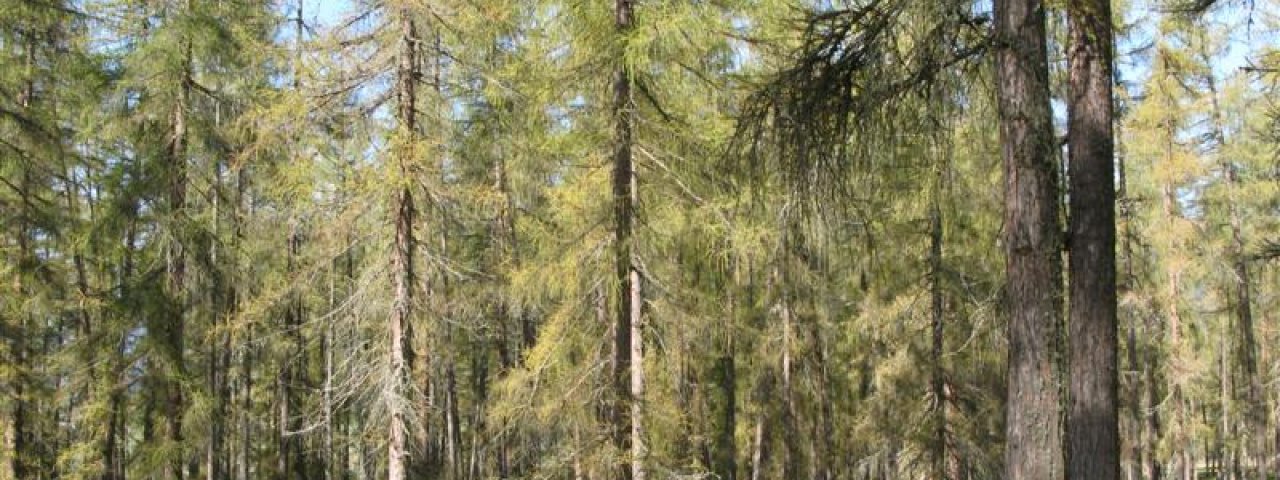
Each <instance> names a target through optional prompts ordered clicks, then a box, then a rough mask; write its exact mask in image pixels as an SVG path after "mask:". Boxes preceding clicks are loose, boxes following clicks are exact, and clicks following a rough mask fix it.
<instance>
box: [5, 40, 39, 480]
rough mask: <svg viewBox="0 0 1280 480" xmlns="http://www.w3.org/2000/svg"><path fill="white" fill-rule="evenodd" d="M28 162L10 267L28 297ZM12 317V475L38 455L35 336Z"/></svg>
mask: <svg viewBox="0 0 1280 480" xmlns="http://www.w3.org/2000/svg"><path fill="white" fill-rule="evenodd" d="M25 50H26V52H25V59H24V63H25V68H24V70H25V72H24V75H25V76H26V81H25V82H24V85H23V89H22V92H21V93H20V94H19V97H18V106H19V107H21V108H22V110H23V112H22V113H23V114H24V115H28V116H30V114H31V112H30V110H31V104H32V102H33V101H34V97H35V78H34V77H35V53H36V45H35V40H34V39H28V40H27V45H26V49H25ZM31 168H32V167H31V166H29V165H24V166H23V167H22V173H21V176H22V179H21V180H20V183H19V185H20V188H21V191H20V192H19V194H20V195H21V198H19V199H18V203H19V207H18V221H17V224H18V228H17V231H16V232H13V233H14V236H15V237H16V240H17V242H16V243H17V244H18V258H17V259H16V260H17V265H16V267H17V268H14V269H13V275H14V277H13V292H14V293H16V296H17V298H28V296H29V295H30V292H29V291H28V285H27V284H28V282H27V281H26V280H27V278H26V277H27V275H28V274H29V273H30V272H31V271H33V270H35V269H36V263H37V262H38V259H37V257H36V255H35V250H34V248H33V246H32V245H31V236H32V234H31V232H30V230H31V229H32V226H31V219H32V218H33V216H34V215H35V212H33V211H32V210H33V209H34V204H33V200H32V198H31V195H32V189H33V187H34V186H33V185H32V184H33V181H32V175H31ZM16 315H17V316H16V318H15V319H14V320H15V321H14V323H15V325H14V327H16V328H14V332H13V333H12V338H11V339H10V340H9V342H10V345H9V352H10V355H11V356H12V359H11V361H12V362H13V364H12V365H13V367H12V373H11V374H10V376H11V378H10V381H11V382H12V387H11V388H12V393H11V395H12V398H13V400H12V403H11V405H12V406H11V409H12V411H11V412H10V415H11V417H10V421H11V422H12V423H11V425H10V427H9V428H10V433H9V435H10V436H12V442H13V444H12V450H11V451H10V453H9V455H10V457H9V461H10V468H11V473H12V474H13V478H15V479H19V478H28V477H30V476H31V475H33V474H34V473H35V472H36V471H37V469H38V466H37V465H38V463H37V460H38V457H39V455H38V454H37V453H36V451H35V448H36V445H35V444H36V441H35V434H34V428H35V427H34V422H33V421H32V419H31V410H32V408H33V407H32V405H31V404H32V400H31V397H30V396H31V395H33V393H34V392H33V390H34V389H33V388H32V387H31V383H32V382H31V378H30V377H31V371H30V370H31V368H32V362H31V343H30V342H31V340H30V339H31V337H34V336H36V335H35V334H34V333H33V332H32V330H33V329H34V327H33V325H32V324H33V323H34V322H33V321H32V319H31V315H30V314H29V313H28V312H27V310H26V309H25V308H19V309H18V311H17V314H16Z"/></svg>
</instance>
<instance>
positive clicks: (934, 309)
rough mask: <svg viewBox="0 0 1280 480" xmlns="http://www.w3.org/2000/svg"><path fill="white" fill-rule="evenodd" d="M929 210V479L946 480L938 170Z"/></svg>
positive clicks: (945, 412)
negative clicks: (931, 423) (931, 396)
mask: <svg viewBox="0 0 1280 480" xmlns="http://www.w3.org/2000/svg"><path fill="white" fill-rule="evenodd" d="M937 177H938V178H936V179H935V186H934V189H933V199H932V202H931V204H930V206H929V305H930V314H931V317H932V318H931V320H932V334H933V338H932V340H933V343H932V345H931V348H930V351H929V362H930V363H931V365H930V368H931V369H932V370H933V379H932V385H931V389H932V392H931V393H932V394H933V405H932V408H933V422H934V425H933V428H934V431H933V432H934V433H933V442H934V443H933V452H932V453H933V459H932V461H933V465H932V468H933V478H936V479H938V480H947V478H948V472H947V391H946V382H947V377H946V368H945V367H944V366H943V364H942V352H943V349H944V345H943V341H944V335H943V334H944V333H945V331H944V324H943V322H944V318H943V312H944V310H943V307H944V302H945V299H944V298H943V293H942V234H943V232H942V207H941V205H940V204H941V202H942V199H941V198H939V197H940V196H941V195H942V188H941V183H942V181H941V180H942V179H941V177H942V169H941V168H939V169H938V174H937Z"/></svg>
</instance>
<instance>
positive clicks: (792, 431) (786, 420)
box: [773, 233, 800, 478]
mask: <svg viewBox="0 0 1280 480" xmlns="http://www.w3.org/2000/svg"><path fill="white" fill-rule="evenodd" d="M783 235H786V234H785V233H784V234H783ZM783 251H784V253H783V255H784V257H785V256H787V255H790V253H789V252H788V251H787V248H786V246H785V240H784V247H783ZM785 268H786V267H783V269H785ZM773 277H774V286H775V287H776V288H777V289H778V292H779V293H778V296H779V301H778V304H777V305H776V306H775V308H777V309H778V316H779V319H780V320H781V321H782V364H781V365H780V367H779V376H780V377H781V378H782V434H783V437H784V438H787V439H794V438H799V429H798V428H797V426H796V421H797V418H796V417H797V412H796V401H795V387H794V386H793V385H792V378H791V371H792V360H793V359H792V352H791V343H792V342H791V337H792V336H793V335H794V333H793V332H792V330H793V328H794V326H793V325H792V324H793V323H794V322H793V320H794V319H793V318H792V310H791V298H790V288H789V282H790V279H789V278H788V276H787V275H785V274H779V273H778V270H777V269H775V270H774V275H773ZM783 444H784V446H785V448H784V449H783V452H784V454H785V456H784V458H783V459H782V477H783V478H794V477H798V476H800V466H799V463H800V442H795V441H784V442H783Z"/></svg>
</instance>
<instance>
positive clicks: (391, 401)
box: [384, 9, 418, 480]
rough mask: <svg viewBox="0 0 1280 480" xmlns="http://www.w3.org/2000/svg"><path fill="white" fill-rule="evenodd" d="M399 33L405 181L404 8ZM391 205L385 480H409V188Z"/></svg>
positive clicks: (408, 79)
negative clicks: (388, 420)
mask: <svg viewBox="0 0 1280 480" xmlns="http://www.w3.org/2000/svg"><path fill="white" fill-rule="evenodd" d="M399 16H400V18H399V24H400V25H399V26H400V28H401V33H400V35H401V38H400V53H399V61H400V64H399V67H398V70H397V72H396V100H397V112H396V119H397V120H398V121H399V123H400V125H399V131H400V135H401V141H402V142H405V144H404V145H402V146H401V150H399V151H398V152H396V155H397V156H398V158H396V159H395V162H396V167H397V168H398V169H399V174H400V178H401V179H403V180H405V181H407V179H408V177H409V175H410V171H409V165H408V163H409V162H410V161H411V159H412V158H413V155H412V152H413V142H414V141H415V140H416V133H417V127H416V125H415V116H416V113H415V112H416V108H415V103H416V102H415V100H416V93H415V87H416V84H417V78H416V76H417V72H418V61H417V48H418V46H417V42H418V38H417V27H416V25H414V21H413V19H412V18H411V17H410V12H409V11H408V9H402V10H401V11H400V12H399ZM397 190H398V191H397V192H396V194H395V198H394V200H393V204H392V208H393V212H392V215H393V218H392V223H393V224H394V225H395V243H394V245H393V247H394V248H393V252H392V259H391V277H392V278H391V284H392V288H393V290H394V295H395V296H394V298H393V301H392V302H393V303H392V308H391V316H390V319H389V322H388V326H387V330H388V334H389V340H390V358H389V365H390V372H389V374H390V378H389V379H388V384H389V385H388V390H387V391H386V392H384V395H385V397H386V398H385V400H384V401H386V402H387V408H388V412H389V413H390V417H391V423H390V425H389V427H388V430H389V436H388V438H389V440H388V442H387V478H388V479H389V480H404V479H405V478H407V475H408V470H407V462H408V460H409V450H408V448H409V445H408V439H409V435H408V431H407V425H406V416H407V415H408V412H407V411H406V409H407V406H408V404H409V402H408V399H407V397H408V391H409V382H410V378H409V372H410V369H411V368H412V361H413V358H412V357H413V355H414V354H413V347H412V346H411V344H410V334H409V319H410V315H411V314H412V309H413V306H412V301H413V299H412V288H411V285H412V284H413V276H414V275H413V245H414V240H413V216H414V205H413V194H412V193H411V192H410V189H409V186H408V185H402V186H399V187H397Z"/></svg>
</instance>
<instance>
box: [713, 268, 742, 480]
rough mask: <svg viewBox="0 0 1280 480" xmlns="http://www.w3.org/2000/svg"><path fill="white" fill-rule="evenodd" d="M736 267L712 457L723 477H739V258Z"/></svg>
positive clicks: (730, 292) (729, 299)
mask: <svg viewBox="0 0 1280 480" xmlns="http://www.w3.org/2000/svg"><path fill="white" fill-rule="evenodd" d="M731 261H732V262H733V268H732V269H731V271H730V278H729V280H728V281H727V282H725V283H726V285H725V295H726V296H727V302H726V312H725V319H724V324H725V326H724V332H723V336H722V338H723V347H722V348H723V351H722V352H721V354H720V358H719V360H718V363H719V365H718V367H719V370H720V372H719V373H720V375H719V380H720V390H721V395H722V396H723V397H724V401H723V405H722V407H721V408H722V412H721V419H720V432H719V434H718V435H717V437H716V453H715V458H714V459H713V462H714V464H713V470H714V471H715V472H716V473H717V474H718V475H719V476H720V478H722V479H723V480H737V478H738V458H737V457H738V447H737V444H736V443H737V430H738V421H737V414H738V412H737V410H738V404H737V400H738V399H737V396H738V372H737V365H736V363H735V359H736V355H737V352H736V342H734V338H735V337H736V331H735V325H736V319H737V318H738V317H737V315H738V313H737V312H738V302H737V288H738V277H739V273H738V262H739V260H738V259H736V258H735V259H733V260H731Z"/></svg>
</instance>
